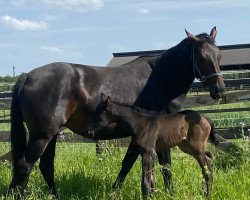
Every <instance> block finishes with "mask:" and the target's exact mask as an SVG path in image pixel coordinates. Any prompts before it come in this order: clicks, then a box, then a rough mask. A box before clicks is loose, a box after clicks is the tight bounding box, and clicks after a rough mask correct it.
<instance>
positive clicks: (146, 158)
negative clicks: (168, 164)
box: [141, 153, 154, 200]
mask: <svg viewBox="0 0 250 200" xmlns="http://www.w3.org/2000/svg"><path fill="white" fill-rule="evenodd" d="M153 163H154V161H153V156H152V155H150V154H147V153H144V154H143V155H142V182H141V190H142V197H143V200H146V199H148V195H149V192H150V191H151V189H152V188H151V187H152V182H153V180H152V178H153V171H152V170H153Z"/></svg>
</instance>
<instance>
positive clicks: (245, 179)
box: [0, 140, 250, 200]
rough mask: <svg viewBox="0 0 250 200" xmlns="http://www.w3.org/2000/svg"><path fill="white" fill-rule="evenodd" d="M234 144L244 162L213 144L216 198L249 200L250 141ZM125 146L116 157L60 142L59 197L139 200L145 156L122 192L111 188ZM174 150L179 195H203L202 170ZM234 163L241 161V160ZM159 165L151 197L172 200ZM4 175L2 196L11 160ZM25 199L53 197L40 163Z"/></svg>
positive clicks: (0, 170)
mask: <svg viewBox="0 0 250 200" xmlns="http://www.w3.org/2000/svg"><path fill="white" fill-rule="evenodd" d="M234 142H235V143H237V144H239V145H240V146H241V147H242V148H243V149H244V151H243V152H244V153H243V157H244V161H243V163H240V164H237V165H236V166H230V165H228V166H227V160H228V159H229V160H230V159H233V158H231V157H230V156H229V155H227V154H224V153H222V152H220V151H219V150H216V149H214V148H213V147H212V146H210V145H209V146H208V148H209V149H210V150H212V152H213V153H214V155H215V158H214V185H213V192H212V195H213V199H215V200H217V199H227V200H235V199H239V200H247V199H249V196H250V191H249V188H250V171H249V168H250V156H249V155H250V149H249V142H248V141H242V140H235V141H234ZM9 147H10V144H9V143H0V154H3V153H5V152H7V151H8V149H9ZM125 150H126V148H122V149H120V151H117V150H112V155H110V154H109V153H105V154H103V155H102V157H101V158H102V159H100V158H99V157H97V156H96V154H95V148H94V144H84V143H62V142H61V143H58V145H57V149H56V159H55V174H56V181H57V183H58V187H59V194H60V199H65V200H66V199H67V200H68V199H86V200H94V199H96V200H97V199H102V200H110V199H119V200H123V199H124V200H129V199H131V200H132V199H140V195H141V192H140V179H141V169H140V168H141V165H140V162H141V161H140V160H141V159H138V161H137V162H136V165H135V166H134V167H133V169H132V170H131V172H130V173H129V175H128V177H127V179H126V180H125V183H124V186H123V187H122V189H121V191H113V190H112V188H111V186H112V183H113V182H114V180H115V178H116V175H117V174H118V172H119V169H120V166H121V162H122V159H123V156H124V154H125ZM172 152H173V153H172V155H173V165H172V171H173V182H174V191H175V199H176V200H178V199H180V200H183V199H196V200H198V199H204V198H203V196H202V191H201V187H200V186H201V173H200V168H199V166H198V164H197V162H196V161H194V160H193V158H191V157H190V156H188V155H187V154H184V153H182V152H181V151H180V150H179V149H177V148H175V149H173V150H172ZM221 162H223V163H224V169H222V168H220V167H219V166H221ZM234 162H237V159H236V160H234ZM155 164H156V165H155V174H156V187H157V192H156V193H155V194H154V196H153V197H152V199H157V200H161V199H171V198H170V196H169V193H168V192H165V191H164V187H163V180H162V176H161V174H160V172H159V168H160V166H159V165H158V164H157V162H156V163H155ZM0 174H1V181H0V194H3V193H4V192H5V190H6V189H7V186H8V184H9V183H10V179H11V165H10V163H7V162H6V163H1V164H0ZM0 199H13V197H12V196H10V197H8V198H5V197H4V196H3V195H0ZM26 199H52V197H51V196H50V195H49V193H48V190H47V186H46V185H45V182H44V180H43V178H42V177H41V174H40V171H39V169H38V165H37V164H36V165H35V170H33V172H32V174H31V177H30V182H29V185H28V191H27V193H26Z"/></svg>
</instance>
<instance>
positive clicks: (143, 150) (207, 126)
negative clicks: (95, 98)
mask: <svg viewBox="0 0 250 200" xmlns="http://www.w3.org/2000/svg"><path fill="white" fill-rule="evenodd" d="M101 97H102V98H101V102H100V104H99V105H98V106H97V109H96V112H95V113H96V117H95V120H96V123H95V127H93V130H92V131H91V133H92V137H93V138H95V137H96V136H98V134H102V132H101V133H99V130H100V129H102V128H101V127H106V126H107V125H109V124H113V123H117V124H119V126H120V127H122V128H123V129H124V130H127V132H129V134H130V135H131V138H132V141H131V143H133V144H134V145H135V146H136V147H137V149H138V151H139V153H140V155H141V156H142V181H141V189H142V196H143V199H145V200H146V199H148V195H149V194H150V192H151V191H154V190H155V181H154V175H153V166H154V162H153V160H154V157H155V155H156V153H157V154H159V153H161V152H164V151H170V148H172V147H174V146H178V147H179V148H180V149H181V150H182V151H183V152H185V153H187V154H189V155H191V156H193V157H194V158H195V159H196V160H197V162H198V163H199V165H200V167H201V170H202V174H203V178H204V180H205V185H204V186H205V187H204V192H205V194H206V197H207V198H208V199H211V189H212V179H213V176H212V160H211V159H212V154H211V153H210V152H209V151H206V144H207V140H208V139H209V138H210V140H211V142H212V143H213V144H214V145H215V146H217V145H218V144H219V142H218V141H217V139H216V137H215V133H214V123H213V122H212V120H211V119H209V118H207V117H205V116H203V115H201V114H199V113H198V112H195V111H192V110H185V111H181V112H178V113H175V114H169V115H166V114H162V113H157V114H149V112H145V110H142V111H141V110H138V109H137V108H134V107H130V106H122V105H118V104H115V103H113V102H112V100H111V98H110V97H107V98H106V97H105V95H104V94H102V96H101Z"/></svg>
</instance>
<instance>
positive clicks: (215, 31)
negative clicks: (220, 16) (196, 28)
mask: <svg viewBox="0 0 250 200" xmlns="http://www.w3.org/2000/svg"><path fill="white" fill-rule="evenodd" d="M216 35H217V30H216V26H215V27H213V28H212V30H211V32H210V37H211V38H212V40H213V41H215V38H216Z"/></svg>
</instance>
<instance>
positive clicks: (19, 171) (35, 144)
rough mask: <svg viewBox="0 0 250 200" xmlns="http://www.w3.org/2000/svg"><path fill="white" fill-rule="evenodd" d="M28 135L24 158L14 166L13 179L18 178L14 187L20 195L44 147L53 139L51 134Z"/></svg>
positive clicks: (37, 133) (32, 132)
mask: <svg viewBox="0 0 250 200" xmlns="http://www.w3.org/2000/svg"><path fill="white" fill-rule="evenodd" d="M29 133H30V138H29V143H28V146H27V149H26V153H25V156H24V158H23V159H22V160H21V161H19V163H18V165H16V166H15V170H16V174H15V177H18V180H17V181H16V182H15V183H14V184H15V185H14V187H17V188H19V191H20V192H21V194H22V193H23V192H24V189H25V187H26V185H27V182H28V179H29V175H30V172H31V170H32V168H33V166H34V164H35V162H36V161H37V160H38V159H39V158H40V157H41V155H42V154H43V152H44V150H45V149H46V146H47V145H48V143H49V142H50V140H51V139H52V137H53V134H49V133H48V132H42V131H39V132H38V131H35V132H34V131H31V130H30V131H29ZM12 184H13V183H12ZM11 187H13V186H12V185H11Z"/></svg>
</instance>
